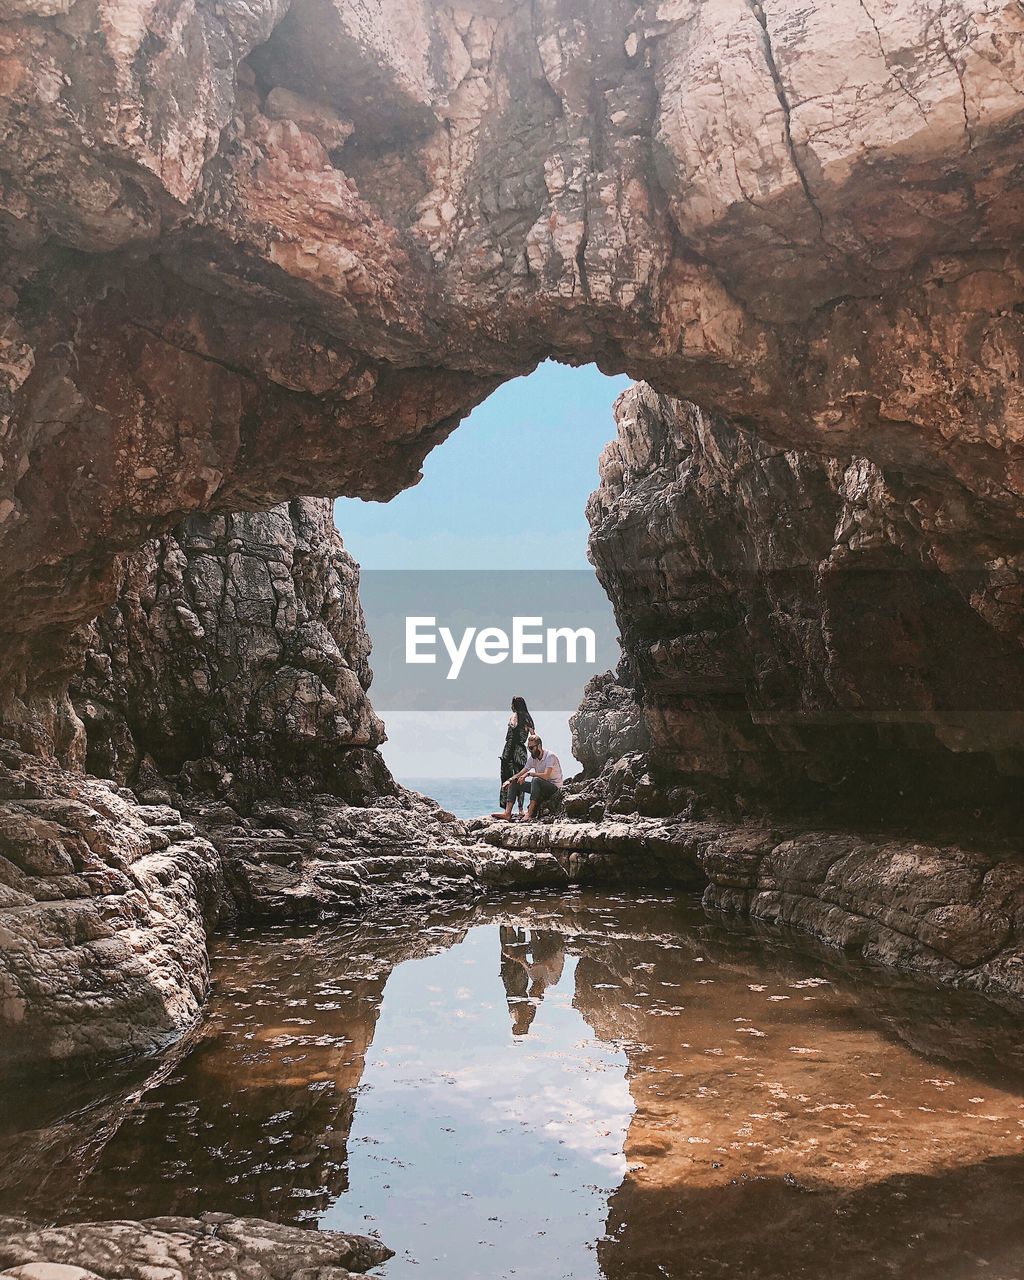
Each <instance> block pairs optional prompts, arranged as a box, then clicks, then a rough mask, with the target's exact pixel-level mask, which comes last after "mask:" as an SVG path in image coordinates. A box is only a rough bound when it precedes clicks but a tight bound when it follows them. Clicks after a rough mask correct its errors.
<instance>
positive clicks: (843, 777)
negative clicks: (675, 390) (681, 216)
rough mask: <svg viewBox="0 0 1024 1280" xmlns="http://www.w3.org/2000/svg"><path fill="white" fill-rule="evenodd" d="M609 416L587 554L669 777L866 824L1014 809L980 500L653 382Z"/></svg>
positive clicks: (1021, 678)
mask: <svg viewBox="0 0 1024 1280" xmlns="http://www.w3.org/2000/svg"><path fill="white" fill-rule="evenodd" d="M616 416H617V420H618V438H617V440H616V441H614V442H613V443H612V444H611V445H609V446H608V448H607V449H606V451H605V453H604V455H603V457H602V460H601V486H600V488H599V489H598V490H597V491H596V492H595V493H594V494H593V495H592V497H591V499H590V503H589V507H588V515H589V518H590V522H591V526H592V534H591V542H590V552H591V557H592V559H593V561H594V563H595V564H596V566H597V569H598V573H599V575H600V577H601V580H602V582H603V583H604V585H605V586H606V588H607V589H608V592H609V594H610V596H611V598H612V600H613V603H614V605H615V610H616V616H617V619H618V622H619V627H620V631H621V634H622V637H623V645H624V648H625V650H626V654H627V656H628V659H629V663H630V666H631V668H632V670H633V672H634V673H635V680H636V684H637V688H638V693H639V697H640V700H641V701H642V704H643V707H644V711H645V715H646V720H647V724H648V727H649V730H650V734H651V738H652V743H653V749H652V752H651V763H652V765H654V766H656V774H655V776H656V777H657V776H658V774H657V770H660V771H661V774H662V785H664V779H665V778H675V779H676V780H677V781H681V782H684V783H689V784H690V785H691V786H692V785H697V786H699V787H700V788H701V789H702V790H704V791H705V792H707V793H709V794H711V795H713V796H717V797H718V798H719V799H720V800H721V801H722V802H726V803H730V802H733V801H735V800H736V798H737V797H739V798H740V799H741V800H743V801H744V802H747V803H750V802H755V803H756V802H757V801H758V800H760V801H761V802H765V801H769V802H774V803H776V804H777V803H778V802H779V801H782V802H784V803H786V804H787V805H799V804H803V805H807V806H808V807H818V808H819V809H821V808H824V809H825V810H826V811H828V810H829V809H830V808H835V809H836V810H837V811H838V810H844V811H846V812H850V811H852V812H855V813H856V815H857V818H858V821H861V822H862V821H865V820H866V821H868V822H871V821H874V820H876V819H878V818H882V817H885V816H891V815H897V816H899V817H900V818H902V819H907V818H916V819H917V820H920V817H921V815H922V813H923V812H926V813H932V812H934V811H936V809H938V810H940V811H942V810H956V809H960V811H961V812H962V813H964V814H965V815H967V816H969V820H970V823H971V826H972V828H974V829H977V827H979V826H982V827H983V826H985V825H986V824H990V823H991V824H998V823H999V822H1001V821H1005V820H1008V819H1009V818H1011V817H1013V813H1014V798H1015V797H1017V796H1018V793H1019V791H1020V777H1021V774H1022V772H1024V750H1022V748H1024V655H1022V654H1021V650H1020V646H1019V643H1018V641H1017V638H1016V636H1015V635H1013V630H1014V625H1015V624H1014V622H1013V614H1014V613H1015V610H1016V606H1015V603H1014V602H1015V601H1016V600H1017V593H1018V591H1019V588H1017V587H1016V586H1015V585H1014V577H1013V573H1012V571H1011V570H1010V569H1009V568H1008V557H1007V556H1006V554H1005V552H1006V544H1005V543H1004V542H1002V541H1001V540H1000V539H998V538H992V537H991V536H990V534H989V532H988V531H987V530H985V529H980V528H979V527H978V526H977V525H976V524H975V523H974V520H973V518H972V514H971V511H972V509H971V508H970V507H969V506H967V505H965V503H964V502H963V501H962V500H957V499H954V498H953V497H951V496H943V495H942V493H941V491H940V490H939V489H937V488H936V487H935V486H934V485H933V484H930V483H926V482H925V481H923V480H912V479H911V478H910V477H908V476H907V475H904V474H901V473H898V472H894V471H883V470H881V469H880V468H878V467H877V466H875V465H874V464H873V463H870V462H868V461H866V460H864V459H863V458H850V457H837V458H821V457H818V456H816V455H814V454H809V453H807V452H805V451H783V450H780V449H777V448H773V447H771V446H767V445H764V444H761V443H759V442H757V441H756V440H755V439H753V438H752V437H751V436H750V435H749V434H747V433H746V432H744V431H741V430H739V429H738V428H736V427H734V426H732V425H730V424H728V423H727V422H725V421H724V420H723V419H721V418H718V417H715V416H713V415H710V414H707V413H705V412H703V411H702V410H700V409H698V408H696V407H695V406H694V405H692V404H688V403H685V402H681V401H677V400H672V399H669V398H667V397H663V396H659V395H657V394H656V393H655V392H653V391H652V390H651V389H650V388H649V387H644V386H638V387H635V388H632V389H631V390H629V391H627V392H626V393H625V394H624V395H623V396H622V397H621V398H620V400H619V402H618V404H617V406H616ZM581 714H582V712H581Z"/></svg>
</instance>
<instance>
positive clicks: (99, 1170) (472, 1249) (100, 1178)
mask: <svg viewBox="0 0 1024 1280" xmlns="http://www.w3.org/2000/svg"><path fill="white" fill-rule="evenodd" d="M3 1098H4V1102H5V1104H6V1105H5V1108H4V1119H3V1122H2V1127H0V1163H2V1171H0V1211H3V1212H14V1213H24V1214H26V1215H28V1216H31V1217H35V1218H39V1219H43V1220H53V1219H55V1218H56V1219H57V1220H64V1221H67V1220H75V1219H97V1218H112V1217H132V1218H142V1217H147V1216H154V1215H161V1214H168V1213H176V1214H194V1213H200V1212H203V1211H205V1210H211V1209H213V1210H223V1211H227V1212H231V1213H238V1214H255V1215H258V1216H262V1217H268V1218H273V1219H277V1220H281V1221H289V1222H295V1223H302V1224H306V1225H308V1226H309V1227H310V1229H316V1228H317V1227H322V1228H331V1227H336V1228H339V1229H345V1230H356V1231H364V1232H377V1233H379V1234H380V1236H381V1237H382V1238H383V1239H384V1240H385V1242H386V1243H387V1244H389V1245H390V1246H391V1247H392V1248H394V1249H396V1250H397V1255H396V1257H395V1258H393V1259H392V1260H391V1261H390V1262H388V1263H387V1264H386V1265H385V1266H384V1267H383V1268H381V1269H380V1270H379V1272H378V1273H377V1274H379V1275H381V1276H383V1277H385V1278H386V1280H407V1278H409V1277H418V1278H419V1280H442V1277H443V1278H444V1280H477V1278H479V1280H484V1278H486V1280H494V1278H495V1277H505V1276H509V1277H511V1276H516V1277H531V1278H536V1280H541V1278H544V1280H552V1278H555V1277H572V1278H573V1280H596V1278H597V1277H602V1276H604V1277H609V1278H611V1277H615V1278H616V1280H631V1278H634V1277H642V1278H646V1277H705V1276H707V1277H718V1276H722V1277H724V1276H741V1275H742V1276H750V1277H765V1278H767V1277H773V1278H774V1277H778V1278H780V1280H781V1277H794V1276H815V1277H820V1276H822V1275H825V1276H841V1277H858V1278H859V1277H863V1278H864V1280H868V1278H869V1277H870V1278H871V1280H874V1278H875V1277H878V1276H886V1275H891V1276H899V1277H918V1276H920V1277H926V1276H927V1277H928V1278H929V1280H943V1278H946V1280H959V1278H960V1277H967V1276H972V1277H973V1276H978V1277H981V1276H985V1277H989V1278H990V1280H1010V1278H1011V1277H1013V1278H1015V1280H1016V1278H1017V1277H1020V1276H1021V1275H1024V1195H1022V1193H1024V1047H1022V1046H1021V1044H1020V1021H1019V1019H1017V1018H1016V1017H1014V1016H1012V1015H1011V1014H1009V1013H1007V1012H1005V1011H1003V1010H1001V1009H999V1008H998V1007H996V1006H993V1005H991V1004H989V1003H987V1002H985V1001H983V1000H981V999H977V998H973V997H967V996H960V995H956V994H954V993H950V992H948V991H943V990H936V989H933V988H931V987H929V986H927V985H924V984H921V983H918V982H911V981H909V980H902V979H899V978H894V977H892V976H891V975H886V974H885V973H883V972H880V971H878V970H875V969H873V968H871V967H869V966H867V965H853V964H847V963H844V962H843V960H842V958H841V957H840V956H838V955H837V954H835V953H832V952H829V951H828V950H826V949H825V948H817V947H815V946H813V944H809V943H807V942H806V941H801V940H798V939H794V938H792V937H788V936H786V935H783V934H780V933H779V932H778V931H771V932H761V933H754V932H752V931H751V930H750V929H749V928H748V927H746V926H744V927H742V928H734V929H730V927H729V926H728V925H727V924H725V923H724V922H722V921H720V920H717V919H709V918H708V917H706V916H705V915H704V913H703V912H702V911H701V909H700V907H699V906H698V905H697V903H696V902H695V901H694V900H692V899H689V898H680V897H674V896H644V897H641V898H639V899H632V900H630V899H627V898H624V897H618V896H610V895H596V894H570V895H564V896H545V897H533V898H516V899H502V900H496V901H491V902H487V903H483V904H477V905H474V906H469V907H467V906H462V907H458V908H452V909H450V910H446V911H440V912H434V913H432V914H429V915H398V916H394V917H387V918H376V919H374V920H364V921H360V922H358V923H345V924H331V925H327V926H321V927H319V928H313V927H310V928H288V929H284V928H273V929H268V930H261V931H243V932H239V933H237V934H234V935H232V936H227V937H223V938H221V939H219V940H218V942H217V945H216V948H215V964H214V986H213V994H212V997H211V1001H210V1005H209V1012H208V1016H207V1018H206V1020H205V1022H204V1023H203V1025H202V1027H201V1028H200V1029H199V1031H198V1032H197V1033H196V1035H195V1036H194V1037H193V1039H192V1040H191V1041H190V1043H189V1044H188V1045H186V1046H183V1047H181V1048H179V1049H178V1050H177V1051H175V1053H174V1054H172V1055H171V1056H170V1057H169V1058H168V1059H166V1060H165V1061H164V1062H163V1063H162V1064H160V1066H159V1067H158V1068H157V1069H156V1070H153V1068H152V1065H150V1067H149V1068H147V1069H146V1071H145V1072H144V1071H142V1070H141V1069H138V1068H136V1069H135V1070H134V1072H128V1073H116V1072H106V1073H104V1075H103V1076H102V1077H101V1078H85V1077H73V1078H64V1079H61V1080H57V1081H52V1080H51V1081H35V1082H22V1083H20V1084H13V1083H8V1084H7V1085H6V1086H5V1088H4V1092H3Z"/></svg>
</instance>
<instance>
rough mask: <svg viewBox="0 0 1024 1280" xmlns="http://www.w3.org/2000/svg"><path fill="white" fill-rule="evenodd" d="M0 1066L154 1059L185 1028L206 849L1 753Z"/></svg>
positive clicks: (202, 984) (175, 820) (199, 984)
mask: <svg viewBox="0 0 1024 1280" xmlns="http://www.w3.org/2000/svg"><path fill="white" fill-rule="evenodd" d="M0 799H2V801H3V805H2V813H0V1065H2V1066H3V1067H4V1068H10V1067H12V1066H13V1067H19V1066H22V1065H28V1064H34V1063H36V1062H39V1061H63V1060H65V1059H70V1058H82V1057H87V1058H104V1057H120V1056H122V1055H124V1054H127V1053H151V1052H154V1051H155V1050H157V1049H160V1048H163V1047H165V1046H166V1045H168V1044H170V1043H171V1042H172V1041H174V1040H175V1039H177V1038H178V1037H179V1036H180V1035H181V1034H182V1032H183V1031H185V1030H187V1029H188V1028H189V1027H190V1026H191V1025H192V1024H193V1023H194V1022H195V1020H196V1018H197V1017H198V1015H199V1011H200V1008H201V1007H202V1003H203V999H204V997H205V995H206V983H207V976H208V972H209V960H208V957H207V951H206V926H207V924H210V923H212V922H213V921H214V920H215V919H216V915H217V912H218V910H219V907H220V901H221V870H220V862H219V859H218V858H217V854H216V851H215V850H214V848H213V846H212V845H211V844H209V842H208V841H206V840H204V839H202V838H201V837H199V835H198V834H197V832H196V830H195V828H194V827H192V826H191V825H189V824H188V823H184V822H182V821H181V818H180V815H179V814H178V813H177V812H176V811H175V810H173V809H168V808H160V807H145V806H139V805H136V804H135V803H134V802H132V800H131V799H130V798H126V797H124V796H122V795H120V794H119V793H118V788H117V787H116V786H114V785H113V784H110V783H103V782H100V781H97V780H96V779H94V778H85V777H80V776H79V777H76V776H74V775H72V774H67V773H63V772H62V771H61V770H59V769H57V768H54V767H52V766H48V765H46V764H43V763H41V762H40V761H38V760H36V759H34V758H33V757H31V756H26V755H24V754H23V753H22V752H20V751H18V750H17V749H16V748H14V747H13V746H12V745H11V744H10V743H0Z"/></svg>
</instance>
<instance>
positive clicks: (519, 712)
mask: <svg viewBox="0 0 1024 1280" xmlns="http://www.w3.org/2000/svg"><path fill="white" fill-rule="evenodd" d="M512 710H513V711H514V712H515V713H516V716H517V720H516V723H517V724H518V725H519V728H520V729H522V728H526V729H533V728H535V727H536V726H535V725H534V723H533V716H531V715H530V708H529V707H528V706H527V705H526V699H525V698H513V699H512Z"/></svg>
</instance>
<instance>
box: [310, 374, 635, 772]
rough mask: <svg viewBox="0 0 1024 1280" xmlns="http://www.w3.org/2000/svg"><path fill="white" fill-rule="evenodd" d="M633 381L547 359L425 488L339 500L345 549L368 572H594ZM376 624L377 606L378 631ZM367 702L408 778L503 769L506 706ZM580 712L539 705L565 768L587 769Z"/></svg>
mask: <svg viewBox="0 0 1024 1280" xmlns="http://www.w3.org/2000/svg"><path fill="white" fill-rule="evenodd" d="M629 385H630V379H629V378H627V377H625V376H619V377H607V376H605V375H604V374H602V373H601V372H600V371H599V370H598V369H597V368H596V367H595V366H593V365H588V366H585V367H584V368H582V369H573V368H569V367H568V366H566V365H559V364H555V363H554V362H550V361H549V362H546V363H545V364H542V365H540V366H539V367H538V368H537V369H536V370H534V372H533V373H532V374H529V375H528V376H526V377H523V378H516V379H514V380H512V381H511V382H507V383H505V384H504V385H503V386H501V387H499V388H498V390H497V391H495V392H494V393H493V394H492V395H491V396H490V397H489V398H488V399H487V400H486V401H485V402H484V403H483V404H482V405H479V406H478V407H477V408H476V409H475V410H474V411H473V412H472V413H471V414H470V415H469V416H468V417H467V418H466V419H465V420H464V421H463V422H462V423H461V424H460V426H459V427H458V428H456V430H455V431H454V432H453V433H452V435H451V436H449V438H448V439H447V440H446V441H445V442H444V444H442V445H439V446H438V448H436V449H435V450H434V451H433V452H432V453H431V454H430V455H429V456H428V457H427V458H426V460H425V462H424V464H423V478H422V479H421V480H420V482H419V484H418V485H416V486H414V487H413V488H412V489H407V490H405V491H404V492H403V493H400V494H399V495H398V496H397V497H396V498H393V499H392V500H391V501H390V502H388V503H374V502H363V501H362V500H361V499H358V498H339V499H338V500H337V502H336V503H335V508H334V521H335V524H336V525H337V527H338V529H339V531H340V532H341V535H342V537H343V538H344V540H345V545H346V546H347V547H348V549H349V551H350V552H351V553H352V555H353V556H355V558H356V560H357V561H358V562H359V564H360V565H361V566H362V568H363V570H364V572H366V571H370V570H375V569H527V568H530V567H532V566H543V567H545V568H547V569H589V562H588V561H587V536H588V534H589V526H588V524H587V520H586V515H585V507H586V501H587V498H588V496H589V495H590V493H591V492H592V491H593V490H594V489H595V488H596V486H597V483H598V470H597V464H598V457H599V455H600V453H601V450H602V448H603V447H604V446H605V444H607V442H608V441H609V440H611V439H613V438H614V436H615V422H614V419H613V417H612V404H613V403H614V401H615V399H616V397H617V396H618V395H619V394H621V392H622V391H624V390H625V389H626V387H628V386H629ZM373 623H374V620H373V617H372V616H370V614H369V613H368V616H367V626H368V628H369V631H370V637H371V639H373ZM370 663H371V666H372V665H373V656H372V655H371V658H370ZM517 670H518V669H517ZM517 691H518V692H523V693H524V696H526V697H527V700H528V701H529V694H528V692H527V689H526V688H524V689H522V690H520V689H518V687H517V688H516V689H512V688H511V685H510V695H511V693H512V692H517ZM581 692H582V688H581ZM370 698H371V701H373V703H374V709H375V710H376V711H377V713H378V714H379V715H380V716H381V717H382V718H383V719H384V722H385V724H386V725H387V731H388V739H389V741H388V742H387V743H385V745H384V747H383V755H384V758H385V760H386V761H387V763H388V765H389V767H390V768H391V771H392V772H393V773H394V774H395V776H396V777H397V778H398V779H399V781H401V780H402V779H403V777H406V778H409V777H413V778H415V777H420V778H421V777H485V776H489V775H491V774H492V773H494V772H496V769H497V765H496V758H497V756H498V754H499V753H500V750H501V746H502V743H503V742H504V736H505V723H506V718H507V715H508V706H507V704H505V705H503V706H496V707H495V708H494V711H493V713H486V712H454V711H451V712H444V713H438V714H435V715H430V714H427V713H424V712H422V711H415V712H413V711H409V710H406V709H399V708H388V707H387V706H382V705H378V702H377V700H376V699H374V696H373V690H372V688H371V690H370ZM573 710H575V704H574V705H573V706H570V707H567V708H537V707H534V706H532V705H531V711H532V712H533V714H534V717H535V719H536V720H537V722H538V726H541V725H543V730H542V732H543V733H544V737H545V740H546V743H547V745H549V746H551V747H552V748H553V749H554V750H555V752H556V754H558V755H559V757H560V759H561V760H562V765H563V769H564V772H565V774H566V776H568V775H569V774H571V773H573V772H575V771H576V770H577V768H578V766H577V764H576V762H575V761H574V760H573V758H572V753H571V750H570V735H569V728H568V723H567V721H568V716H569V714H570V713H571V712H572V711H573Z"/></svg>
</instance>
